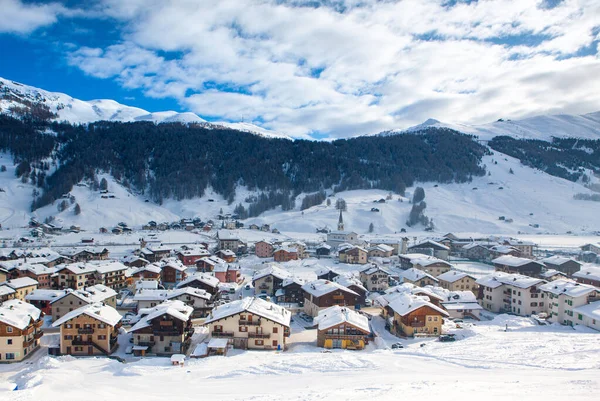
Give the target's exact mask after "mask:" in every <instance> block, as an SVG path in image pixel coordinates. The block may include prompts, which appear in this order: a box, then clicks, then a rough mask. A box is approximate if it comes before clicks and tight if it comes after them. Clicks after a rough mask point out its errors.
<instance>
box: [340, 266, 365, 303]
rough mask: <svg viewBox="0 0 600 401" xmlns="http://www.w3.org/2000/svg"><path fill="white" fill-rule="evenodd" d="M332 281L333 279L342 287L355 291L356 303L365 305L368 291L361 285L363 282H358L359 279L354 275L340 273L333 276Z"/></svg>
mask: <svg viewBox="0 0 600 401" xmlns="http://www.w3.org/2000/svg"><path fill="white" fill-rule="evenodd" d="M333 281H335V282H336V283H338V284H339V285H341V286H344V287H346V288H348V289H349V290H352V291H354V292H355V293H357V294H358V298H357V303H358V305H361V306H363V305H365V302H366V299H367V295H368V293H369V291H367V289H366V288H365V287H364V286H363V284H362V283H361V282H360V279H358V278H356V277H354V276H350V275H345V274H341V275H339V276H337V277H335V278H334V279H333Z"/></svg>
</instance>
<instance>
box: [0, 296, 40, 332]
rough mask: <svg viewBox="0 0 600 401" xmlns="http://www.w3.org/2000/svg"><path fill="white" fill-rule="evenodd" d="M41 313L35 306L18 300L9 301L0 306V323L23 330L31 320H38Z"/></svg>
mask: <svg viewBox="0 0 600 401" xmlns="http://www.w3.org/2000/svg"><path fill="white" fill-rule="evenodd" d="M41 313H42V311H41V310H39V309H38V308H36V307H35V306H33V305H31V304H28V303H27V302H23V301H21V300H18V299H11V300H8V301H5V302H3V303H2V304H0V322H2V323H5V324H7V325H9V326H12V327H16V328H17V329H19V330H23V329H24V328H26V327H27V326H29V323H30V322H31V319H33V320H34V321H35V320H38V319H39V318H40V316H41Z"/></svg>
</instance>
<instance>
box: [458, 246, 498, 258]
mask: <svg viewBox="0 0 600 401" xmlns="http://www.w3.org/2000/svg"><path fill="white" fill-rule="evenodd" d="M494 245H498V244H497V243H492V244H490V243H489V242H470V243H468V244H465V245H464V246H463V247H462V248H460V250H459V254H460V255H461V256H463V257H465V258H467V259H471V260H478V261H483V260H491V259H493V258H492V257H491V252H490V248H491V247H492V246H494Z"/></svg>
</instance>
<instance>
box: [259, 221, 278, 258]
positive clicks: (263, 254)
mask: <svg viewBox="0 0 600 401" xmlns="http://www.w3.org/2000/svg"><path fill="white" fill-rule="evenodd" d="M256 229H257V230H258V226H256ZM274 250H275V245H274V244H273V243H272V242H271V241H265V240H262V241H258V242H257V243H256V244H254V253H255V254H256V256H258V257H259V258H270V257H272V256H273V251H274Z"/></svg>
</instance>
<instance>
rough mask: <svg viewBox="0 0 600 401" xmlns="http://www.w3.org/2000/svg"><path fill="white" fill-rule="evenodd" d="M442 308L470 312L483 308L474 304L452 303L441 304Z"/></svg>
mask: <svg viewBox="0 0 600 401" xmlns="http://www.w3.org/2000/svg"><path fill="white" fill-rule="evenodd" d="M442 306H443V307H444V309H446V310H463V309H471V310H483V307H482V306H481V305H479V304H478V303H477V301H475V302H453V303H447V302H442Z"/></svg>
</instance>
